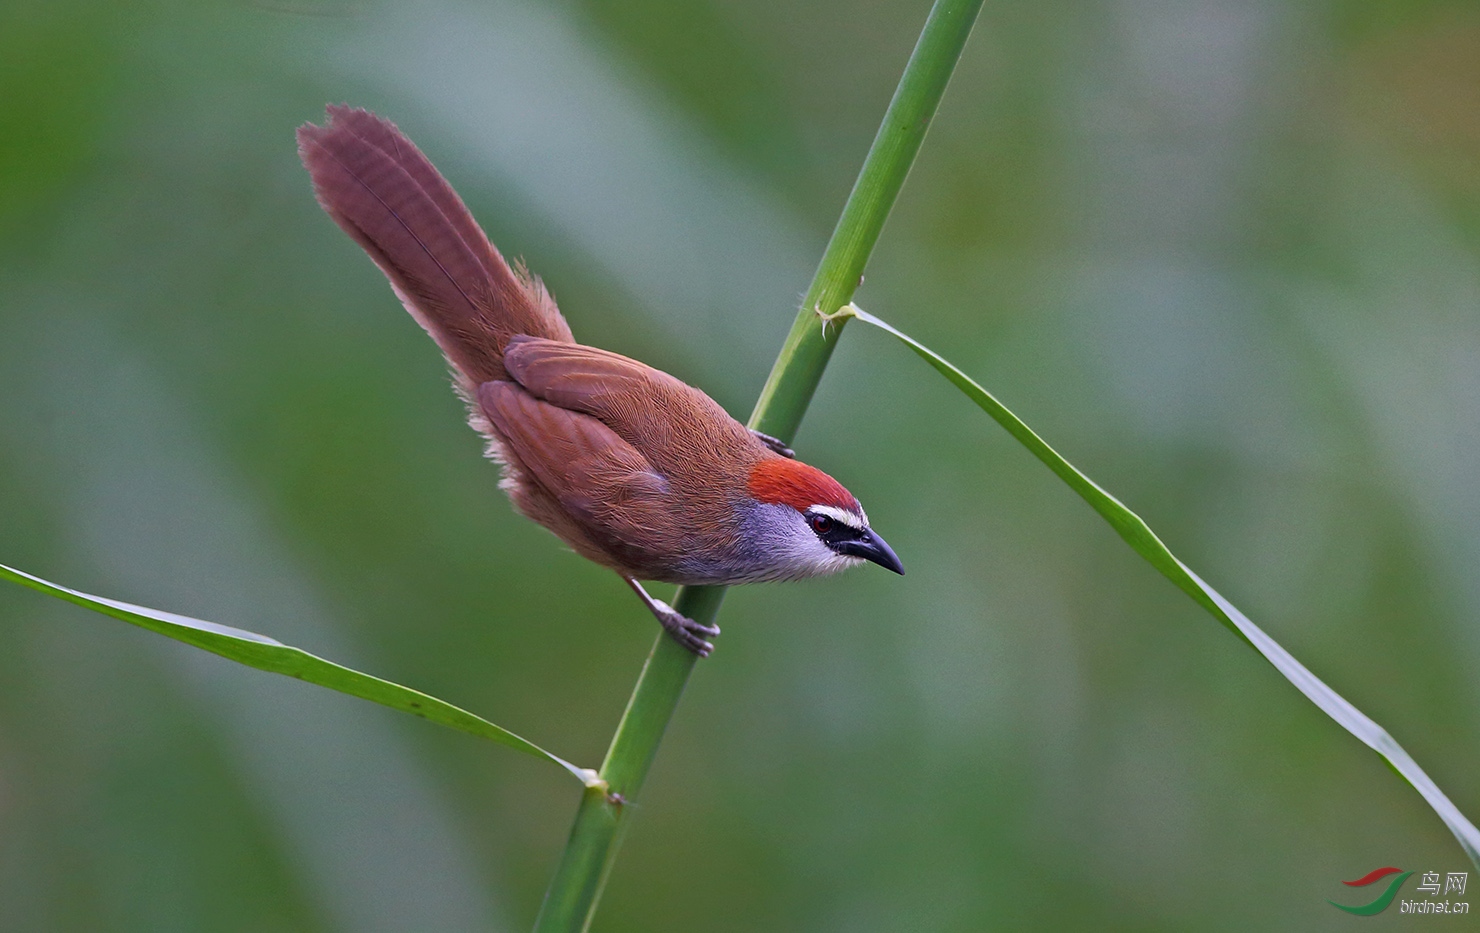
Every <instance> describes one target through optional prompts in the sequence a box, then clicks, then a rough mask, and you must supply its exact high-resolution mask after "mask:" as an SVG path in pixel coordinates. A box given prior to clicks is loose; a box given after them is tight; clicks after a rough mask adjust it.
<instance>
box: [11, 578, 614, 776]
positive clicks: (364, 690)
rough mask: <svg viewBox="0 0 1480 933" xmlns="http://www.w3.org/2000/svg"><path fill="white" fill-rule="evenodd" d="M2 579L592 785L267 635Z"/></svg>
mask: <svg viewBox="0 0 1480 933" xmlns="http://www.w3.org/2000/svg"><path fill="white" fill-rule="evenodd" d="M0 577H4V578H6V579H10V580H13V581H15V582H16V583H19V584H21V585H22V586H27V587H30V588H31V589H33V590H37V591H39V592H42V593H46V594H47V595H49V596H55V597H56V598H57V599H61V600H65V601H67V602H69V603H75V604H76V605H78V606H82V607H83V608H85V609H91V610H93V611H94V612H100V613H102V614H103V615H107V616H112V617H113V618H115V619H122V620H123V621H124V622H129V623H131V624H133V625H137V626H139V627H140V628H145V629H148V630H149V631H151V632H155V633H157V634H160V635H164V636H165V637H167V638H173V639H175V640H176V641H181V642H184V643H185V644H187V645H192V646H194V647H196V648H200V649H201V650H203V651H209V652H211V653H212V654H218V655H220V656H221V657H223V658H227V659H228V660H231V661H236V662H237V663H238V664H245V665H246V666H248V667H255V668H257V669H258V670H261V671H268V672H270V673H273V674H283V675H285V676H288V677H295V678H297V679H298V680H302V681H306V682H308V683H311V684H317V685H318V686H320V687H327V688H329V689H330V690H336V691H338V692H340V693H346V694H349V695H350V696H353V697H359V698H360V699H362V700H369V701H371V702H372V703H379V704H381V705H382V706H389V707H390V708H391V709H397V710H401V711H402V712H405V713H410V714H412V715H413V716H419V717H421V718H422V719H425V720H427V721H429V722H435V723H439V724H441V725H444V726H448V727H450V728H453V729H457V730H459V731H461V732H466V733H469V734H470V735H476V736H479V737H480V738H485V739H489V740H491V741H494V742H497V743H499V744H500V745H506V746H508V747H509V748H512V749H516V750H518V751H521V752H524V753H525V754H526V755H533V756H534V757H536V758H543V759H545V760H546V761H551V762H554V763H555V764H557V765H560V767H562V768H564V769H565V770H567V771H569V772H570V773H571V774H573V775H575V777H576V778H577V779H578V780H580V781H581V782H582V783H585V784H589V783H590V780H591V772H589V771H587V770H586V769H584V768H578V767H576V766H575V765H573V764H571V763H570V762H568V761H566V760H565V759H563V758H560V757H558V756H556V755H552V754H551V753H550V752H547V751H545V750H544V749H543V748H540V747H539V746H538V745H535V744H534V743H533V742H530V741H528V740H527V739H524V738H522V737H520V736H518V735H515V734H514V733H512V732H510V731H509V730H507V729H505V728H503V727H502V726H497V725H494V724H493V723H491V722H489V721H488V720H486V719H483V718H481V717H479V716H475V715H474V714H472V713H470V712H468V711H467V710H465V709H462V708H460V707H457V706H453V705H452V704H451V703H448V702H446V701H444V700H439V699H437V698H436V697H434V696H429V695H427V694H425V693H422V692H421V691H419V690H413V689H411V688H410V687H403V686H401V685H400V684H396V683H392V682H390V681H388V680H382V679H381V678H379V677H373V676H371V675H369V674H364V673H361V672H360V671H357V670H353V669H351V668H348V667H344V666H343V665H340V664H335V663H334V662H333V661H327V660H325V659H323V658H321V657H319V656H318V655H314V654H309V653H308V652H307V651H304V650H302V649H300V648H294V647H293V646H291V645H285V644H283V643H282V642H280V641H276V640H274V639H272V638H268V637H267V636H265V635H258V634H257V633H255V632H248V631H245V630H243V629H239V628H232V627H231V626H229V625H219V624H217V623H215V622H206V621H204V620H202V619H192V618H190V617H189V616H182V615H177V614H175V613H173V612H163V611H161V610H159V609H150V608H148V607H145V606H135V605H133V604H131V603H125V602H119V601H118V600H116V599H107V598H105V597H102V596H93V595H90V594H88V593H82V592H79V591H77V590H73V589H69V588H67V587H65V586H61V585H59V584H56V583H52V582H50V581H48V580H43V579H41V578H40V577H36V576H32V575H31V574H29V573H26V572H25V571H22V570H16V569H14V568H12V567H7V566H5V565H4V564H0Z"/></svg>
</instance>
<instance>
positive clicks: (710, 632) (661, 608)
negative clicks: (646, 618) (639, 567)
mask: <svg viewBox="0 0 1480 933" xmlns="http://www.w3.org/2000/svg"><path fill="white" fill-rule="evenodd" d="M622 579H623V580H626V581H627V585H628V586H630V587H632V590H633V592H635V593H636V594H637V597H638V598H639V599H641V600H642V602H643V605H645V606H647V607H648V609H649V610H650V611H651V612H652V614H653V615H654V616H656V617H657V619H658V624H659V625H661V626H663V631H665V632H667V633H668V634H669V635H671V636H673V640H674V641H676V642H678V643H679V644H680V645H683V646H684V647H685V648H687V649H689V650H690V651H692V652H694V654H697V655H698V656H699V657H701V658H707V657H709V652H711V651H713V650H714V645H713V644H711V643H710V642H708V641H705V636H708V637H709V638H713V637H714V636H716V635H718V634H719V626H718V625H700V624H699V623H698V622H695V621H694V620H693V619H690V618H689V617H688V616H686V615H682V614H680V613H679V612H678V611H677V610H675V609H674V608H673V607H672V606H670V605H668V604H667V603H665V602H663V600H661V599H654V598H653V597H651V596H649V595H648V591H647V590H645V589H643V588H642V584H641V583H638V582H637V581H636V580H634V579H633V578H632V577H623V578H622Z"/></svg>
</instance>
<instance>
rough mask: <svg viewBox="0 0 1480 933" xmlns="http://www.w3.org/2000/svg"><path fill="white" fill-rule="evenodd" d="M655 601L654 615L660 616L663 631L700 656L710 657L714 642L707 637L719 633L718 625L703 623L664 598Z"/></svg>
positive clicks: (712, 636) (659, 622)
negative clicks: (696, 620) (669, 603)
mask: <svg viewBox="0 0 1480 933" xmlns="http://www.w3.org/2000/svg"><path fill="white" fill-rule="evenodd" d="M653 602H654V603H656V604H657V605H655V606H654V607H653V615H655V616H657V617H658V624H659V625H661V626H663V631H665V632H667V633H668V634H669V635H671V636H673V640H674V641H676V642H678V643H679V644H680V645H683V646H684V647H685V648H687V649H689V650H690V651H692V652H693V653H694V654H697V655H698V656H699V657H701V658H707V657H709V653H710V652H711V651H713V650H714V644H713V643H712V642H710V641H708V640H706V639H708V638H714V637H715V636H717V635H718V634H719V626H718V625H701V624H699V623H698V622H695V621H694V620H693V619H690V618H689V617H688V616H686V615H684V614H682V613H680V612H679V611H678V610H677V609H674V608H673V607H672V606H670V605H668V604H667V603H665V602H663V601H662V600H659V599H655V600H653Z"/></svg>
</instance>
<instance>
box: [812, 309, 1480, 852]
mask: <svg viewBox="0 0 1480 933" xmlns="http://www.w3.org/2000/svg"><path fill="white" fill-rule="evenodd" d="M833 317H856V318H858V319H859V320H860V321H863V322H864V323H867V324H872V325H874V326H875V327H878V328H880V329H882V330H885V331H888V332H889V333H890V334H893V335H894V336H895V337H897V338H899V339H900V340H901V341H902V342H903V343H904V344H905V345H906V346H908V347H909V348H910V349H911V350H914V351H915V352H916V353H918V354H919V355H920V356H922V357H924V358H925V361H926V362H928V363H929V364H930V365H931V366H933V367H935V369H936V370H938V371H939V372H940V373H941V375H943V376H945V377H946V378H947V379H949V380H950V381H951V382H952V383H953V384H954V385H955V386H956V387H957V388H958V389H960V390H961V391H962V392H964V393H965V394H966V396H967V397H968V398H970V399H971V400H972V401H973V402H975V403H976V404H977V405H978V406H980V407H981V409H982V410H983V411H985V412H986V413H987V414H989V415H991V416H992V419H993V420H994V421H996V422H997V423H998V424H1000V425H1002V427H1004V428H1006V429H1007V432H1008V433H1009V434H1011V435H1012V436H1013V437H1015V438H1017V440H1018V442H1019V443H1021V444H1022V445H1023V446H1024V447H1026V448H1028V451H1029V452H1030V453H1032V454H1033V456H1035V457H1037V458H1038V459H1039V460H1041V461H1042V462H1043V464H1044V465H1045V466H1047V467H1048V468H1049V469H1050V470H1052V471H1053V472H1054V474H1055V475H1057V476H1058V477H1059V479H1062V480H1063V481H1064V482H1065V483H1067V484H1068V485H1069V487H1070V488H1071V489H1073V490H1074V491H1075V492H1077V493H1079V495H1080V497H1081V498H1083V499H1084V501H1085V502H1088V503H1089V504H1090V507H1091V508H1093V509H1094V510H1095V511H1096V512H1099V513H1100V515H1101V517H1103V518H1104V519H1105V521H1107V522H1109V523H1110V525H1111V527H1113V528H1114V529H1115V531H1116V533H1118V534H1119V535H1120V536H1121V537H1122V538H1124V539H1125V542H1126V543H1127V544H1129V545H1130V546H1131V548H1132V550H1134V551H1135V552H1136V553H1137V554H1140V555H1141V556H1142V557H1143V558H1145V559H1146V562H1147V563H1149V564H1151V566H1153V567H1155V568H1156V569H1157V570H1159V571H1161V573H1162V575H1163V576H1165V577H1166V578H1167V579H1169V580H1171V581H1172V582H1173V583H1175V584H1176V585H1177V587H1178V588H1179V589H1181V590H1182V591H1183V592H1184V593H1186V594H1187V595H1189V596H1191V597H1192V598H1193V599H1194V600H1196V601H1197V603H1198V604H1199V605H1201V606H1202V607H1203V608H1204V609H1206V610H1208V612H1209V613H1211V614H1212V615H1213V617H1214V618H1216V619H1217V620H1218V621H1220V622H1222V623H1223V624H1224V625H1225V626H1227V627H1228V628H1229V630H1231V631H1232V632H1233V633H1234V634H1235V635H1238V636H1239V637H1240V638H1242V639H1243V640H1244V641H1245V642H1247V643H1248V644H1249V645H1250V647H1252V648H1253V649H1254V650H1255V651H1258V652H1259V653H1260V654H1261V655H1263V656H1264V659H1265V660H1266V661H1268V662H1269V663H1270V664H1273V665H1274V666H1275V669H1276V670H1278V671H1279V672H1280V673H1281V674H1284V675H1285V678H1286V679H1287V680H1289V681H1290V683H1292V684H1294V685H1295V687H1296V689H1298V690H1299V691H1300V692H1301V693H1303V694H1305V695H1306V697H1307V698H1309V699H1310V701H1311V702H1312V703H1314V704H1315V705H1316V706H1318V707H1320V708H1321V711H1322V712H1324V713H1325V714H1326V715H1327V716H1330V717H1331V718H1332V719H1334V720H1336V722H1337V723H1338V724H1339V725H1340V726H1341V727H1342V728H1343V729H1345V730H1346V731H1348V732H1350V733H1351V734H1352V735H1354V736H1356V737H1357V738H1359V739H1361V740H1362V741H1363V742H1364V743H1366V744H1367V746H1368V747H1370V748H1371V749H1372V750H1373V751H1375V752H1377V753H1378V754H1379V755H1381V756H1382V757H1383V758H1385V759H1387V762H1388V764H1390V765H1392V767H1393V769H1394V770H1395V771H1397V772H1398V773H1399V774H1400V775H1402V776H1403V778H1404V779H1405V780H1406V781H1408V783H1409V784H1412V785H1413V788H1414V789H1415V790H1417V791H1418V792H1419V794H1420V795H1422V796H1423V799H1424V800H1426V801H1427V802H1428V804H1429V806H1430V807H1433V809H1434V812H1435V813H1437V814H1438V815H1439V819H1441V820H1443V821H1444V825H1445V826H1448V827H1449V831H1450V832H1452V833H1454V837H1455V838H1456V839H1458V840H1459V844H1460V846H1461V847H1462V848H1463V849H1464V850H1465V853H1466V854H1467V855H1469V857H1470V860H1471V861H1473V862H1474V863H1475V864H1476V866H1480V830H1476V828H1475V824H1474V823H1471V822H1470V821H1469V820H1468V819H1467V818H1466V817H1465V815H1464V814H1463V813H1461V812H1460V811H1459V808H1458V807H1456V806H1455V805H1454V804H1453V803H1452V802H1451V801H1450V799H1449V798H1448V797H1446V796H1444V792H1443V791H1441V790H1440V789H1439V787H1438V785H1436V784H1435V783H1434V782H1433V780H1432V779H1431V778H1430V777H1429V776H1428V775H1427V774H1425V773H1424V770H1423V769H1422V768H1420V767H1419V766H1418V763H1417V762H1416V761H1414V760H1413V759H1412V758H1411V757H1410V756H1409V754H1408V753H1407V752H1406V751H1404V750H1403V748H1402V746H1400V745H1399V744H1398V743H1397V742H1396V741H1394V740H1393V737H1392V736H1390V735H1388V733H1387V730H1385V729H1383V728H1382V727H1381V726H1379V725H1378V724H1377V723H1375V722H1373V721H1372V720H1371V719H1369V718H1368V717H1367V716H1366V714H1364V713H1363V712H1362V711H1361V710H1359V709H1357V708H1356V707H1355V706H1353V705H1351V704H1350V703H1348V702H1347V701H1346V700H1345V699H1343V698H1342V697H1341V696H1340V695H1339V694H1338V693H1337V692H1336V691H1335V690H1332V689H1331V688H1330V687H1328V686H1326V684H1325V683H1323V682H1322V681H1321V679H1320V678H1318V677H1316V675H1314V674H1312V673H1311V672H1310V671H1309V670H1307V669H1306V667H1305V665H1303V664H1301V663H1300V662H1299V661H1297V660H1295V658H1294V657H1293V656H1292V655H1291V654H1290V652H1288V651H1286V650H1285V649H1284V648H1282V647H1281V646H1280V645H1279V643H1278V642H1276V641H1275V640H1274V639H1273V638H1270V637H1269V636H1268V635H1266V634H1265V633H1264V630H1263V629H1261V628H1259V626H1257V625H1255V624H1254V623H1253V622H1251V621H1249V618H1248V616H1245V615H1244V614H1243V613H1242V612H1240V611H1239V610H1238V609H1237V608H1236V607H1235V606H1234V605H1233V604H1232V603H1230V602H1229V601H1228V600H1226V599H1224V598H1223V596H1222V595H1221V594H1220V593H1219V592H1218V591H1217V590H1215V589H1213V588H1212V587H1211V586H1208V585H1207V584H1206V583H1204V582H1203V580H1202V578H1201V577H1199V576H1198V575H1197V574H1195V573H1193V572H1192V571H1191V570H1190V569H1188V567H1187V565H1186V564H1183V563H1182V561H1180V560H1178V559H1177V557H1176V555H1174V554H1173V553H1172V552H1171V551H1169V550H1168V549H1167V546H1166V545H1165V544H1163V543H1162V541H1161V539H1160V538H1158V537H1157V536H1156V534H1155V533H1154V532H1153V531H1152V530H1151V528H1150V527H1148V526H1147V524H1146V522H1145V521H1143V520H1142V519H1141V516H1139V515H1137V514H1136V513H1135V512H1132V511H1131V510H1130V509H1128V508H1126V507H1125V505H1124V504H1122V503H1121V502H1120V500H1119V499H1116V498H1115V497H1114V496H1112V495H1110V493H1108V492H1106V491H1105V490H1103V489H1101V488H1100V487H1099V485H1097V484H1096V483H1095V482H1094V480H1092V479H1090V478H1089V477H1088V476H1085V475H1084V474H1083V473H1081V472H1079V470H1077V469H1075V468H1074V466H1073V465H1072V464H1070V463H1069V461H1067V460H1065V459H1064V458H1063V457H1061V456H1059V453H1058V451H1056V450H1054V449H1053V448H1052V447H1050V446H1048V444H1047V442H1045V441H1044V440H1043V438H1041V437H1039V436H1038V434H1037V433H1036V432H1034V431H1033V429H1032V428H1030V427H1028V426H1027V425H1026V424H1024V423H1023V422H1022V420H1021V419H1019V418H1018V416H1017V415H1014V414H1013V413H1012V412H1011V411H1009V410H1008V409H1007V407H1006V406H1005V405H1003V404H1002V403H1001V402H999V401H997V399H995V398H993V397H992V393H990V392H988V391H987V390H986V389H984V388H982V387H981V386H980V385H978V384H977V383H976V382H975V381H974V380H972V379H971V377H970V376H967V375H966V374H965V373H963V372H961V370H959V369H957V368H956V367H954V366H952V365H951V364H950V363H948V362H946V361H945V360H944V359H943V358H941V357H940V356H939V355H938V354H936V353H935V352H934V351H933V350H931V349H930V348H929V347H927V346H925V345H924V344H922V343H920V342H919V341H917V340H915V339H914V338H913V337H910V336H909V335H908V334H905V333H903V332H901V331H899V330H896V329H895V328H894V327H892V326H891V325H889V324H888V323H886V322H884V321H882V320H880V319H879V318H876V317H874V316H873V315H872V314H869V313H867V312H866V311H863V310H861V309H859V308H858V307H856V306H854V305H848V306H847V307H845V308H843V309H842V310H840V311H839V312H837V314H835V315H830V316H828V319H830V318H833Z"/></svg>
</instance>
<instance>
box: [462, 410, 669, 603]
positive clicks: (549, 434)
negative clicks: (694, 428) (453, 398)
mask: <svg viewBox="0 0 1480 933" xmlns="http://www.w3.org/2000/svg"><path fill="white" fill-rule="evenodd" d="M478 404H479V406H480V407H481V408H482V409H483V412H484V414H485V415H487V417H488V419H489V420H490V421H491V422H493V425H494V427H496V428H497V429H498V432H499V434H500V435H501V436H502V439H503V441H504V443H505V444H506V446H507V448H508V451H509V452H510V453H512V454H513V458H511V460H513V461H514V462H516V463H517V466H518V467H520V468H522V469H523V470H524V471H526V472H527V473H528V474H529V476H530V478H532V479H533V480H534V481H535V482H537V483H538V484H539V485H540V487H541V488H542V489H543V490H544V491H545V492H547V493H548V494H549V495H550V496H552V497H553V498H554V499H555V500H556V501H558V502H559V503H560V505H561V506H562V507H563V508H564V510H565V512H566V513H567V514H568V515H570V516H571V517H573V518H574V519H576V521H577V524H578V525H579V527H580V530H581V531H582V532H584V533H585V534H586V535H587V536H589V537H590V539H591V541H592V542H593V543H595V544H597V545H598V546H599V547H600V548H601V549H602V550H603V551H605V552H606V553H607V554H609V555H611V556H612V557H615V558H617V559H618V560H619V561H620V563H621V564H622V565H623V568H622V569H625V570H627V571H628V572H636V573H639V574H644V573H650V572H651V568H654V567H666V566H668V565H670V564H671V563H672V562H673V559H674V555H673V554H672V553H671V550H672V548H673V546H674V542H678V541H680V540H681V539H682V534H681V533H677V532H681V529H676V528H675V527H674V526H673V523H674V512H673V510H672V508H671V504H670V501H669V494H670V488H669V483H668V481H667V479H665V478H664V477H663V476H662V475H661V474H660V473H658V472H657V471H656V470H654V469H653V467H652V465H651V464H650V463H648V461H647V459H646V458H645V457H643V455H642V454H641V453H639V452H638V450H637V448H635V447H633V446H632V445H631V444H629V443H627V442H626V441H624V440H622V438H620V437H618V436H617V434H616V433H615V432H614V431H612V429H611V428H609V427H607V426H606V425H604V424H602V423H601V422H600V421H598V420H596V419H595V418H593V417H591V416H590V415H584V414H581V413H579V412H574V411H567V410H565V409H563V408H560V407H558V406H556V405H552V404H550V403H549V402H543V401H540V400H539V399H537V398H535V397H534V396H532V395H530V394H529V393H528V392H526V391H524V390H523V389H521V388H520V387H519V386H517V385H515V384H513V383H511V382H501V381H496V382H485V383H484V384H483V385H481V386H479V387H478ZM531 517H535V516H531ZM551 528H552V530H555V531H556V532H557V533H559V530H558V529H557V528H555V527H554V526H551ZM569 543H571V544H572V545H576V544H577V543H578V542H575V541H571V542H569ZM579 549H580V548H578V550H579Z"/></svg>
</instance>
